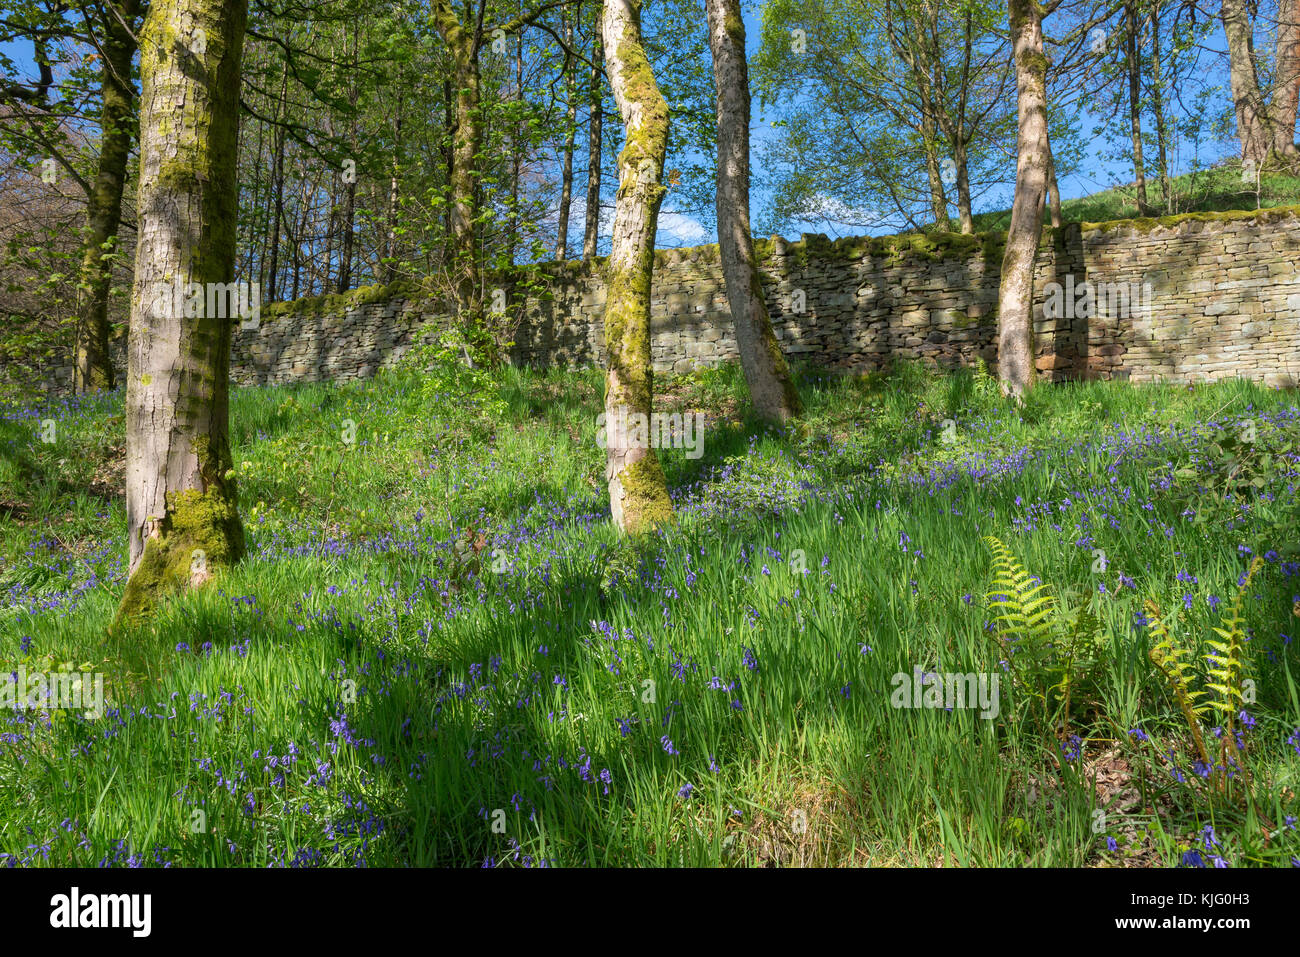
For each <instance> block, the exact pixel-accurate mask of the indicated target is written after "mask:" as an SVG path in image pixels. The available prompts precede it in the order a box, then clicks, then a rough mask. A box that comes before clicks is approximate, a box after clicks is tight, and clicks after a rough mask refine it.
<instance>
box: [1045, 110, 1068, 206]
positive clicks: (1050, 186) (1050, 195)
mask: <svg viewBox="0 0 1300 957" xmlns="http://www.w3.org/2000/svg"><path fill="white" fill-rule="evenodd" d="M1043 152H1044V153H1045V154H1046V156H1047V209H1048V211H1049V213H1050V215H1051V218H1052V228H1053V229H1060V228H1061V223H1062V222H1064V217H1063V216H1062V214H1061V190H1060V188H1059V187H1058V186H1057V185H1056V157H1055V156H1054V155H1052V138H1051V136H1050V135H1049V134H1048V133H1047V130H1046V127H1044V130H1043Z"/></svg>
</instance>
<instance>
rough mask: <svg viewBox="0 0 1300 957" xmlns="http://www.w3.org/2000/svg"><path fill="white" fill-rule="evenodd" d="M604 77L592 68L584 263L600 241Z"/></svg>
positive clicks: (595, 49) (596, 44) (595, 54)
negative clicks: (602, 78) (602, 84)
mask: <svg viewBox="0 0 1300 957" xmlns="http://www.w3.org/2000/svg"><path fill="white" fill-rule="evenodd" d="M600 30H601V27H600V23H599V22H597V24H596V38H595V40H594V41H593V42H592V55H591V62H592V63H593V64H598V63H600V62H601V60H602V59H603V58H604V52H603V51H602V49H601V47H602V44H601V37H600ZM601 76H602V74H601V71H600V68H599V67H598V66H592V68H591V98H590V100H589V101H588V102H589V107H588V108H589V109H590V110H591V115H590V117H589V118H588V120H587V217H586V218H587V222H586V229H585V230H584V232H583V236H582V258H583V261H584V262H591V260H593V259H595V258H596V249H597V242H598V240H599V239H600V166H601V163H600V159H601V157H600V151H601V143H600V139H601V120H602V119H603V115H602V114H603V109H604V101H605V97H604V93H603V89H602V87H601V82H600V81H601Z"/></svg>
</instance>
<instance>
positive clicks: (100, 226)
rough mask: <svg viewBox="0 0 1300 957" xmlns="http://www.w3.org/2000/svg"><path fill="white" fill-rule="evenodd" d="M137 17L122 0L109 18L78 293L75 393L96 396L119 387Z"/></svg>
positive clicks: (134, 6)
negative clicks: (119, 269) (111, 322)
mask: <svg viewBox="0 0 1300 957" xmlns="http://www.w3.org/2000/svg"><path fill="white" fill-rule="evenodd" d="M138 13H139V4H138V3H137V0H119V2H118V3H117V4H115V5H114V8H113V9H109V10H108V11H107V12H106V13H105V14H104V22H103V29H104V39H103V43H102V49H103V53H104V59H103V65H104V73H103V76H104V79H103V86H102V91H101V94H100V96H101V99H102V101H103V107H102V111H101V113H100V130H101V137H100V149H99V169H98V171H97V173H96V176H95V182H94V184H93V186H92V188H91V191H90V193H89V195H88V196H87V203H86V248H85V251H84V252H83V254H82V260H81V276H80V282H79V284H78V289H77V333H76V338H75V347H74V357H73V379H72V381H73V391H75V392H97V391H99V390H101V389H112V388H113V385H114V383H113V363H112V359H111V357H110V355H109V345H108V342H109V329H108V297H109V292H110V290H111V289H112V285H113V262H114V260H113V259H112V258H106V255H107V254H108V253H110V252H116V250H117V248H118V246H119V238H118V234H117V233H118V229H119V227H120V226H121V223H122V193H123V192H124V190H125V188H126V167H127V161H128V160H129V158H130V155H131V141H132V139H133V138H134V136H135V128H134V125H135V89H134V88H133V87H132V85H131V63H132V60H133V59H134V57H135V37H134V36H132V31H133V30H134V28H135V21H136V17H137V15H138ZM115 14H116V15H115ZM119 17H120V19H119Z"/></svg>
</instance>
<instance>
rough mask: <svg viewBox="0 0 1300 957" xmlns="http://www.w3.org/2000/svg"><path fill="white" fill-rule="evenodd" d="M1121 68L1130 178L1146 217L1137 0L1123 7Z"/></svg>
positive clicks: (1149, 208) (1147, 212)
mask: <svg viewBox="0 0 1300 957" xmlns="http://www.w3.org/2000/svg"><path fill="white" fill-rule="evenodd" d="M1124 33H1125V47H1124V55H1125V66H1126V68H1127V70H1128V124H1129V142H1130V144H1131V147H1132V150H1133V176H1134V179H1135V181H1136V183H1137V208H1138V215H1140V216H1148V215H1150V213H1151V204H1150V203H1148V202H1147V172H1146V163H1145V161H1144V160H1143V159H1142V75H1141V72H1140V63H1139V61H1138V18H1137V0H1126V2H1125V4H1124Z"/></svg>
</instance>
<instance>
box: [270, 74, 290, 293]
mask: <svg viewBox="0 0 1300 957" xmlns="http://www.w3.org/2000/svg"><path fill="white" fill-rule="evenodd" d="M288 95H289V68H288V66H286V67H285V68H284V78H283V79H282V80H281V81H280V102H279V103H278V104H277V108H276V111H275V116H276V120H277V121H279V122H280V123H283V122H284V119H285V116H284V115H283V114H285V113H286V112H287V111H286V103H287V99H288ZM284 139H285V136H284V127H283V126H280V128H279V129H277V130H276V133H275V160H274V161H273V163H272V166H273V169H272V171H271V189H273V190H274V191H275V211H274V213H272V216H271V263H270V266H269V269H268V272H269V273H270V275H269V277H268V279H267V284H266V285H267V288H266V298H267V301H268V302H274V301H275V297H276V291H277V290H278V289H279V278H280V228H281V226H282V225H283V224H284Z"/></svg>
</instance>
